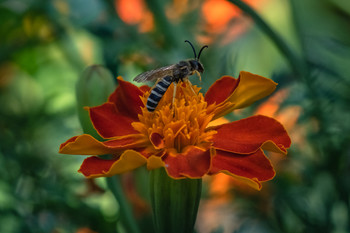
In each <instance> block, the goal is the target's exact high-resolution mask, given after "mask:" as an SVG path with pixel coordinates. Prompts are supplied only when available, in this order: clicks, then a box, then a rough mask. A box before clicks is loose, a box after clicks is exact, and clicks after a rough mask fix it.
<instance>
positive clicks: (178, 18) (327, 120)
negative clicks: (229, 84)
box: [0, 0, 350, 233]
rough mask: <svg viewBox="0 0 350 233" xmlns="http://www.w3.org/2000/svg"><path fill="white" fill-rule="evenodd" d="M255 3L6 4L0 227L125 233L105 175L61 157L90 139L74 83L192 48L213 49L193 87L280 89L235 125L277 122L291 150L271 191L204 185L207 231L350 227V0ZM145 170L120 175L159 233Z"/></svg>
mask: <svg viewBox="0 0 350 233" xmlns="http://www.w3.org/2000/svg"><path fill="white" fill-rule="evenodd" d="M233 3H236V4H239V5H240V6H241V8H242V9H243V10H242V9H240V8H239V7H237V6H235V5H234V4H233ZM244 3H245V4H247V5H248V6H250V7H251V9H253V10H254V11H251V9H250V8H248V9H246V8H244V6H245V5H243V6H242V4H240V1H237V0H232V1H228V0H193V1H189V0H165V1H162V0H115V1H112V0H51V1H41V0H26V1H24V0H2V1H0V164H1V169H0V232H2V233H7V232H10V233H12V232H15V233H17V232H18V233H22V232H33V233H40V232H45V233H46V232H55V233H61V232H62V233H63V232H76V233H93V232H99V233H101V232H126V230H125V228H123V224H121V223H120V221H118V219H120V212H119V209H120V208H119V207H120V203H118V202H117V201H116V200H115V199H114V197H113V194H112V192H111V191H109V189H108V187H107V184H106V181H105V179H104V178H101V179H95V180H86V179H85V178H84V177H83V175H81V174H79V173H77V172H76V171H77V169H78V168H79V166H80V164H81V162H82V160H83V159H84V157H82V156H70V155H60V154H58V147H59V144H60V143H62V142H64V141H65V140H67V139H68V138H70V137H71V136H73V135H78V134H81V133H82V129H81V126H80V124H79V120H78V114H77V107H76V97H75V86H76V83H77V80H78V78H79V76H81V74H82V73H83V70H84V69H85V68H86V67H87V66H89V65H93V64H101V65H103V66H105V67H106V68H107V69H108V70H109V71H110V72H111V73H112V75H113V79H114V78H115V77H117V76H122V77H123V78H124V79H125V80H128V81H131V80H132V79H133V78H134V77H135V76H136V75H137V74H139V73H141V72H143V71H146V70H150V69H154V68H157V67H161V66H165V65H168V64H172V63H176V62H178V61H180V60H183V59H186V58H191V57H193V53H192V49H191V48H190V46H189V45H188V44H185V43H184V40H186V39H187V40H190V41H192V43H193V44H194V45H195V47H196V48H197V49H199V48H200V47H201V46H203V45H205V44H207V45H209V48H208V49H206V50H204V51H203V54H202V56H201V62H202V63H203V64H204V67H205V69H206V70H205V73H204V75H202V80H203V81H202V82H201V83H200V82H199V81H198V80H197V78H193V79H191V80H192V82H193V83H195V84H197V85H201V87H202V90H203V92H205V91H206V90H207V89H208V87H209V86H210V85H211V84H212V83H213V82H214V81H215V80H217V79H219V78H220V77H221V76H222V75H232V76H235V77H237V76H238V74H239V71H241V70H245V71H250V72H252V73H256V74H260V75H263V76H265V77H268V78H271V79H273V80H274V81H275V82H278V83H279V85H278V87H277V90H276V92H275V93H274V94H273V95H271V96H270V97H267V98H265V99H264V100H263V101H260V102H258V103H255V104H254V105H252V106H250V107H249V108H246V109H244V110H239V111H235V112H234V113H232V114H229V115H228V116H227V119H228V120H236V119H240V118H243V117H246V116H250V115H252V114H264V115H268V116H273V117H276V118H277V119H278V120H280V121H281V122H282V123H283V124H284V125H285V126H286V128H287V130H288V132H289V134H290V136H291V138H292V142H293V143H292V148H291V149H290V152H289V154H288V155H287V156H281V155H276V154H273V153H271V154H269V158H270V159H271V161H272V163H273V164H274V165H275V168H276V171H277V175H276V177H275V178H274V179H273V180H272V181H269V182H266V183H264V184H263V189H262V190H261V191H256V190H253V189H251V188H249V187H247V186H244V185H242V184H240V183H238V182H236V181H234V180H233V179H231V178H229V177H228V176H224V175H223V176H221V175H218V176H214V177H205V178H204V187H203V195H202V200H201V204H200V210H199V214H198V219H197V223H196V231H197V232H198V233H219V232H220V233H230V232H239V233H246V232H258V233H259V232H263V233H265V232H273V233H274V232H276V233H299V232H309V233H311V232H317V233H320V232H332V233H345V232H350V221H349V219H350V213H349V211H350V2H349V0H245V1H244ZM254 12H257V13H258V15H260V16H261V18H259V17H258V16H256V15H255V14H254ZM259 19H262V21H261V20H259ZM265 23H266V24H265ZM271 29H272V30H271ZM115 83H116V82H115ZM138 173H139V174H142V177H146V178H144V179H146V180H147V172H146V171H144V170H142V169H141V170H139V171H136V172H134V173H131V174H126V175H124V176H122V177H120V180H121V181H122V185H123V187H124V190H125V194H126V197H127V199H128V202H129V203H130V205H131V207H132V210H133V214H134V215H135V218H136V220H137V222H138V224H139V227H140V229H141V232H152V222H151V220H150V207H149V204H148V201H147V185H145V183H147V182H145V180H144V179H141V180H140V179H138V178H137V177H140V176H138Z"/></svg>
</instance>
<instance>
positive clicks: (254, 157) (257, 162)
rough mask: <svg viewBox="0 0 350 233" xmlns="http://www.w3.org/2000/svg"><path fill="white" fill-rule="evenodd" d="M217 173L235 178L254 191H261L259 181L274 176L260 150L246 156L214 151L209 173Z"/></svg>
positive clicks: (271, 168)
mask: <svg viewBox="0 0 350 233" xmlns="http://www.w3.org/2000/svg"><path fill="white" fill-rule="evenodd" d="M219 172H222V173H225V174H228V175H230V176H232V177H234V178H237V179H239V180H241V181H243V182H245V183H247V184H248V185H250V186H251V187H253V188H256V189H261V184H260V182H261V181H267V180H271V179H272V178H273V177H274V176H275V171H274V169H273V167H272V165H271V163H270V161H269V160H268V159H267V158H266V156H265V154H264V153H263V152H262V150H258V151H256V152H255V153H252V154H248V155H243V154H236V153H231V152H226V151H221V150H216V155H215V156H213V158H212V166H211V168H210V172H209V173H210V174H216V173H219Z"/></svg>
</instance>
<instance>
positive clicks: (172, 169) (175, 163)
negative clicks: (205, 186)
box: [162, 146, 211, 179]
mask: <svg viewBox="0 0 350 233" xmlns="http://www.w3.org/2000/svg"><path fill="white" fill-rule="evenodd" d="M162 159H163V161H164V163H165V169H166V171H167V173H168V175H169V176H170V177H172V178H174V179H179V178H185V177H188V178H191V179H198V178H201V177H202V176H203V175H205V174H206V173H207V172H208V170H209V167H210V161H211V157H210V150H203V149H201V148H199V147H195V146H189V147H188V148H187V149H186V150H185V151H184V152H183V153H178V154H175V153H168V154H166V155H164V157H163V158H162Z"/></svg>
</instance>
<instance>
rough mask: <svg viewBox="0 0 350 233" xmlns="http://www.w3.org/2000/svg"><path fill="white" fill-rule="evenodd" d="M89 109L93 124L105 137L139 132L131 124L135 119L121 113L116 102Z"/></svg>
mask: <svg viewBox="0 0 350 233" xmlns="http://www.w3.org/2000/svg"><path fill="white" fill-rule="evenodd" d="M88 110H89V113H90V119H91V122H92V124H93V125H94V127H95V129H96V130H97V132H98V133H99V134H100V135H101V136H102V137H103V138H111V137H116V136H124V135H127V134H135V133H137V131H136V130H135V129H134V128H133V127H132V125H131V123H132V122H133V119H132V118H129V117H127V116H125V115H122V114H121V113H119V112H118V111H117V108H116V106H115V105H114V103H110V102H107V103H104V104H102V105H100V106H97V107H92V108H88Z"/></svg>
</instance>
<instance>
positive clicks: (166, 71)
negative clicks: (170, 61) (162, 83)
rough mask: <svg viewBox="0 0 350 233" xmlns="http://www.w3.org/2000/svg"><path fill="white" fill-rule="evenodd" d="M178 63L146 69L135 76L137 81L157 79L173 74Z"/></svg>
mask: <svg viewBox="0 0 350 233" xmlns="http://www.w3.org/2000/svg"><path fill="white" fill-rule="evenodd" d="M175 67H176V65H175V64H174V65H170V66H164V67H161V68H158V69H155V70H150V71H146V72H144V73H141V74H139V75H137V76H136V77H135V78H134V81H135V82H139V83H140V82H147V81H152V80H156V79H159V78H164V77H165V76H168V75H170V76H173V70H174V69H175Z"/></svg>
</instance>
